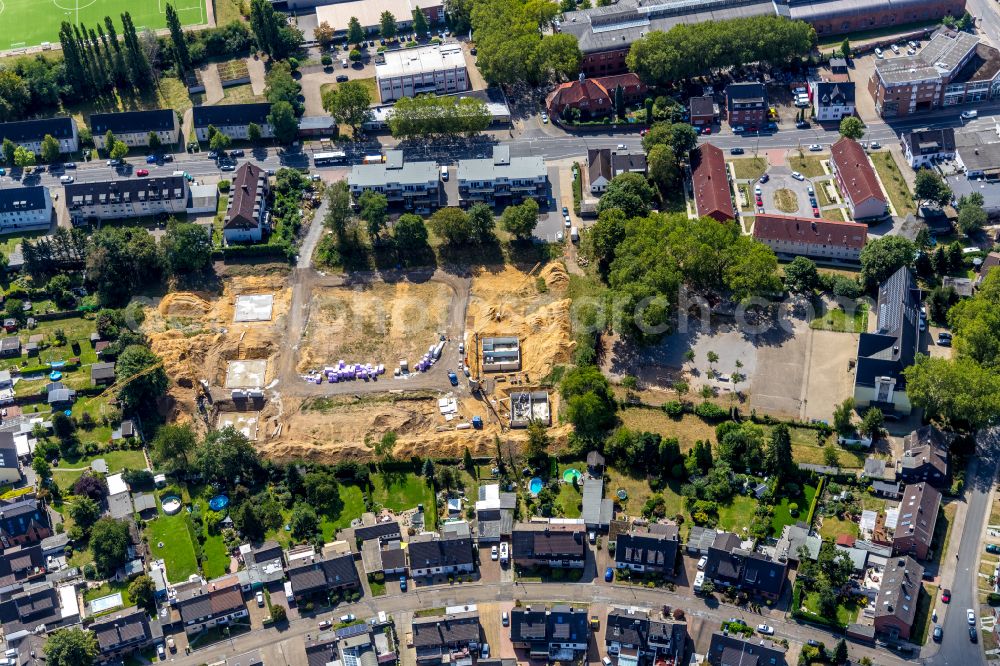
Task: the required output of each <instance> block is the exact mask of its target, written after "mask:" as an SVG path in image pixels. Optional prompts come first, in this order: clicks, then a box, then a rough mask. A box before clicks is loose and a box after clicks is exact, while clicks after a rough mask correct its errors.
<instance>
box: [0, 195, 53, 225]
mask: <svg viewBox="0 0 1000 666" xmlns="http://www.w3.org/2000/svg"><path fill="white" fill-rule="evenodd" d="M51 223H52V196H51V195H50V194H49V188H47V187H44V186H42V185H36V186H34V187H11V188H9V189H0V233H3V234H7V233H14V232H20V231H26V230H29V229H48V228H49V225H50V224H51Z"/></svg>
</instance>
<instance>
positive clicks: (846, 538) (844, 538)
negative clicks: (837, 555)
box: [837, 534, 855, 548]
mask: <svg viewBox="0 0 1000 666" xmlns="http://www.w3.org/2000/svg"><path fill="white" fill-rule="evenodd" d="M854 541H855V539H854V535H852V534H840V535H838V536H837V545H838V546H846V547H848V548H854Z"/></svg>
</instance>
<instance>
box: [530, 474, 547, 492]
mask: <svg viewBox="0 0 1000 666" xmlns="http://www.w3.org/2000/svg"><path fill="white" fill-rule="evenodd" d="M544 485H545V483H544V482H543V481H542V480H541V479H540V478H538V477H537V476H536V477H535V478H533V479H532V480H531V481H529V482H528V492H530V493H531V494H532V495H537V494H538V493H540V492H542V486H544Z"/></svg>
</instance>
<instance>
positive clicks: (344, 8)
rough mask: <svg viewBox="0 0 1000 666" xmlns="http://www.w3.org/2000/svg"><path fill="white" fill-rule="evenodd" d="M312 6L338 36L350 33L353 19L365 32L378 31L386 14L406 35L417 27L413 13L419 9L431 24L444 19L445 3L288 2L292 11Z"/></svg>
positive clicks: (403, 0)
mask: <svg viewBox="0 0 1000 666" xmlns="http://www.w3.org/2000/svg"><path fill="white" fill-rule="evenodd" d="M317 5H322V6H317ZM309 7H316V24H317V25H319V24H320V23H327V24H329V25H330V27H331V28H333V29H334V30H335V31H336V32H337V33H338V34H344V33H346V32H347V24H348V22H349V21H350V20H351V18H356V19H358V23H360V24H361V28H362V30H364V31H365V32H367V33H375V32H378V31H379V29H380V28H381V27H382V12H389V13H390V14H392V15H393V17H394V18H395V19H396V28H397V29H398V30H399V32H400V33H402V32H405V31H406V30H408V29H409V28H410V26H412V25H413V10H415V9H417V8H418V7H419V8H420V10H421V11H422V12H423V13H424V16H425V17H426V18H427V24H428V25H434V24H436V23H439V22H440V21H442V20H444V4H443V2H442V0H346V1H345V2H330V0H288V9H289V10H293V11H294V10H301V9H305V8H309Z"/></svg>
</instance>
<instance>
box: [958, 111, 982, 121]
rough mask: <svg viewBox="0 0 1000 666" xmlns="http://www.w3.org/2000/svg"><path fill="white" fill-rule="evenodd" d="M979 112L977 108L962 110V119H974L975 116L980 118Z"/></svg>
mask: <svg viewBox="0 0 1000 666" xmlns="http://www.w3.org/2000/svg"><path fill="white" fill-rule="evenodd" d="M978 117H979V112H978V111H976V110H975V109H970V110H968V111H962V120H972V119H973V118H978Z"/></svg>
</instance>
